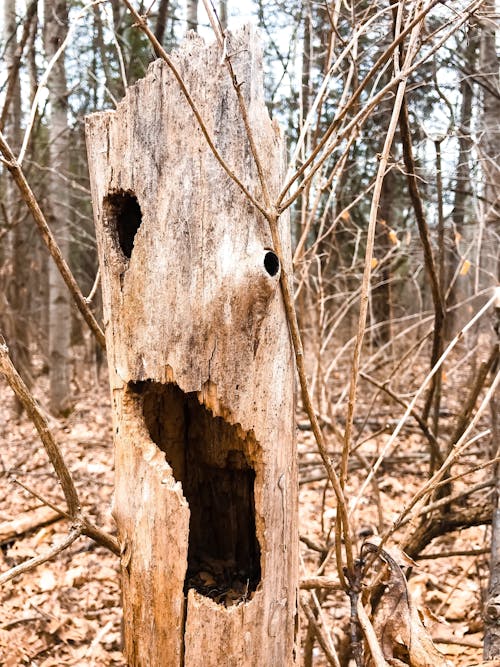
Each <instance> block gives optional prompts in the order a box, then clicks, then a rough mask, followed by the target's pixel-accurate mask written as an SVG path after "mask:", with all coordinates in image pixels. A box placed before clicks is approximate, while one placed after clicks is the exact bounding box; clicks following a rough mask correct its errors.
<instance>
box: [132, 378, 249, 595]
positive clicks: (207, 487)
mask: <svg viewBox="0 0 500 667" xmlns="http://www.w3.org/2000/svg"><path fill="white" fill-rule="evenodd" d="M131 389H133V390H134V391H136V392H139V393H141V394H142V401H143V403H142V405H143V414H144V419H145V422H146V426H147V428H148V430H149V433H150V436H151V439H152V440H153V441H154V442H155V443H156V445H157V446H158V447H159V448H160V449H161V450H162V451H163V452H165V456H166V459H167V461H168V463H169V464H170V465H171V467H172V469H173V472H174V477H175V479H176V480H177V481H179V482H181V483H182V489H183V493H184V496H185V497H186V499H187V501H188V503H189V508H190V512H191V516H190V523H189V549H188V569H187V573H186V579H185V582H184V592H185V593H186V594H187V591H188V590H189V589H190V588H194V589H195V590H197V591H198V593H201V594H202V595H205V596H207V597H209V598H211V599H212V600H214V601H215V602H218V603H219V604H223V605H225V606H231V605H234V604H238V603H240V602H244V601H246V600H249V599H250V598H251V597H252V593H253V592H254V591H255V590H256V588H257V586H258V584H259V582H260V578H261V569H260V546H259V542H258V539H257V535H256V526H255V501H254V484H255V471H254V469H253V468H252V464H251V461H250V460H249V451H250V446H251V448H252V451H254V452H255V440H254V439H253V437H252V436H251V435H250V434H248V435H246V436H245V437H242V436H241V431H240V433H238V430H237V428H236V427H235V426H233V425H232V424H229V423H228V422H226V421H225V420H224V419H222V418H221V417H214V416H213V415H212V414H211V412H210V411H209V410H207V409H206V408H205V407H204V406H203V405H201V404H200V403H199V401H198V398H197V396H196V394H195V393H192V394H185V393H184V392H182V391H181V390H180V389H179V388H178V387H177V386H176V385H174V384H165V385H164V384H160V383H157V382H152V381H146V382H140V383H135V384H133V385H132V386H131Z"/></svg>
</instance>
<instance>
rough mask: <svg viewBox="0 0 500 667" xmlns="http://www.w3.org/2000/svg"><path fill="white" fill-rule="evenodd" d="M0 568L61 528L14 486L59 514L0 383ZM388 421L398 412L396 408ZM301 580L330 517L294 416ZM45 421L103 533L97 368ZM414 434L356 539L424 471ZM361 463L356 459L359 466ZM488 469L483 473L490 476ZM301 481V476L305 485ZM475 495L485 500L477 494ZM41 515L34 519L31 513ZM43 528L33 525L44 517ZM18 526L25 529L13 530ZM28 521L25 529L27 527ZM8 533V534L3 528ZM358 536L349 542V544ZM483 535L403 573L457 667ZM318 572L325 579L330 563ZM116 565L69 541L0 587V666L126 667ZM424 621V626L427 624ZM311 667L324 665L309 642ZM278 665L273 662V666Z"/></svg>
mask: <svg viewBox="0 0 500 667" xmlns="http://www.w3.org/2000/svg"><path fill="white" fill-rule="evenodd" d="M46 393H47V378H46V376H43V375H42V376H41V377H40V378H39V380H38V381H37V386H36V388H35V394H36V396H37V397H38V399H39V400H40V402H41V404H42V405H44V399H45V396H46ZM0 395H1V396H2V401H1V402H0V472H1V476H0V543H1V549H0V570H1V571H5V570H7V569H9V568H10V567H13V566H14V565H17V564H19V563H21V562H23V561H24V560H26V559H28V558H30V557H33V556H35V555H37V554H40V553H42V552H43V551H44V550H47V549H49V548H50V547H51V546H53V545H55V544H57V543H59V542H61V541H62V540H63V539H64V538H65V537H66V535H67V531H68V523H67V521H65V520H54V517H53V515H52V514H51V512H50V511H47V509H46V508H45V509H43V508H42V509H40V508H41V506H42V503H41V502H40V501H39V500H38V499H37V498H35V497H34V496H33V495H32V494H31V493H30V492H29V491H27V490H25V489H24V488H22V487H21V486H20V485H19V484H18V483H16V480H17V481H18V482H20V483H22V484H23V485H25V487H27V488H29V489H33V490H35V491H36V492H37V493H38V494H39V495H41V496H44V497H46V498H48V499H50V500H51V501H52V502H53V503H54V504H55V505H57V506H61V507H63V506H64V504H63V500H62V498H61V493H60V490H59V487H58V485H57V483H56V481H55V477H54V474H53V472H52V470H51V467H50V465H49V463H48V462H47V457H46V454H45V451H44V450H43V448H42V446H41V445H40V442H39V440H38V436H37V434H36V431H35V429H34V427H33V426H32V424H31V423H30V422H29V421H28V419H27V418H26V416H25V415H23V416H22V417H21V418H17V417H16V414H15V411H14V409H13V401H12V400H11V396H10V389H9V388H8V386H7V385H6V384H5V383H4V382H3V381H2V382H0ZM393 413H394V408H391V407H390V406H387V411H386V413H385V414H379V415H377V416H376V417H374V418H373V419H374V422H373V423H370V424H369V431H371V432H373V433H374V434H377V432H379V431H380V430H381V426H382V427H383V425H384V422H385V421H390V419H391V418H392V416H393ZM398 415H399V412H398ZM299 422H300V423H301V425H302V428H301V429H299V430H298V432H297V433H298V445H299V455H300V478H301V482H302V483H301V485H300V534H301V536H302V538H305V540H306V541H308V542H309V546H307V545H306V544H305V543H304V541H301V576H302V577H306V576H311V575H313V574H316V573H317V570H318V566H319V563H320V558H321V559H322V558H323V556H321V555H320V554H319V553H317V552H316V551H314V548H312V549H311V544H320V545H321V544H325V536H327V534H328V532H329V530H330V529H331V527H332V525H333V522H334V519H335V502H334V498H333V495H332V493H331V491H330V490H329V489H328V490H326V491H325V480H324V479H315V478H317V477H321V475H322V469H321V466H320V465H319V459H318V455H317V453H316V448H315V446H314V442H313V439H312V436H311V433H310V431H308V430H307V429H306V426H305V424H304V422H305V419H304V417H302V416H300V417H299ZM50 425H51V428H52V429H53V433H54V434H55V436H56V438H57V441H58V442H59V444H60V446H61V448H62V451H63V453H64V457H65V459H66V462H67V464H68V466H69V468H70V470H71V472H72V474H73V476H74V479H75V482H76V486H77V489H78V493H79V495H80V499H81V501H82V504H83V506H84V508H85V511H86V512H87V514H88V515H89V516H90V517H92V518H93V520H94V521H95V523H96V524H97V525H99V526H101V527H103V528H105V529H107V530H109V531H114V524H113V519H112V517H111V513H110V503H111V496H112V488H113V452H112V431H111V414H110V404H109V395H108V387H107V379H106V373H105V372H104V373H102V377H101V379H100V381H99V384H98V385H97V386H95V382H94V383H91V382H90V381H88V382H86V383H82V382H80V383H79V388H78V394H77V395H76V397H75V405H74V409H73V411H72V412H71V414H70V415H69V416H68V417H67V418H66V419H61V420H56V419H53V418H50ZM382 431H383V432H382V433H378V435H374V436H373V437H372V438H371V439H369V440H367V441H366V442H365V443H364V444H363V448H362V452H363V454H364V456H365V457H366V456H369V455H371V454H373V453H375V452H377V451H378V450H379V449H380V447H381V446H382V444H383V442H384V441H385V440H386V439H387V437H388V432H387V431H384V430H383V428H382ZM422 447H423V446H422V439H421V437H420V435H419V434H417V433H416V432H415V430H414V429H412V428H409V429H408V430H407V431H405V432H404V436H402V437H401V439H400V442H399V443H398V447H397V451H396V452H395V454H394V455H393V456H392V457H390V458H389V459H388V460H387V463H386V464H385V466H384V468H383V474H382V475H381V476H380V481H379V484H378V491H377V494H378V495H379V500H378V501H377V502H374V501H373V498H372V497H371V495H370V494H371V493H372V492H371V490H370V491H369V492H367V497H366V498H363V499H362V501H361V504H360V509H359V510H358V511H357V514H356V516H355V525H356V526H358V528H359V530H358V533H360V534H363V535H366V534H368V533H370V532H374V533H377V526H378V525H379V524H380V522H383V523H384V524H385V525H390V523H391V521H392V520H393V519H394V518H395V517H396V516H397V514H398V512H399V510H400V509H401V507H402V505H403V503H404V502H405V500H406V499H407V498H408V497H409V496H410V494H411V493H412V492H414V491H415V490H416V489H417V488H419V486H420V485H421V483H422V480H423V479H425V476H426V472H427V471H426V467H425V466H426V464H425V462H424V461H425V458H426V457H425V456H424V455H425V450H424V449H423V448H422ZM359 460H360V459H357V461H358V462H359ZM490 474H491V473H490ZM364 476H365V471H364V469H363V467H362V466H361V465H358V466H355V465H354V466H353V470H352V471H351V473H350V475H349V481H348V487H347V493H348V494H349V495H354V494H355V493H356V492H357V490H358V489H359V488H360V483H361V481H362V479H363V478H364ZM307 480H310V481H307ZM483 493H486V491H484V492H483ZM42 515H43V516H42ZM44 520H45V521H46V522H47V524H46V525H43V521H44ZM23 522H24V524H23ZM30 524H31V525H33V524H34V525H35V527H34V528H32V529H31V530H29V529H28V530H27V529H26V527H27V526H30ZM9 530H10V531H11V532H10V533H9ZM361 542H362V536H361V535H360V536H359V544H357V545H356V548H358V549H359V546H360V544H361ZM488 545H489V530H488V529H487V528H485V527H477V528H470V529H467V530H464V531H462V532H461V533H460V534H457V533H455V534H452V535H447V536H444V537H441V538H437V539H436V540H434V542H433V543H432V544H431V545H430V546H429V547H428V548H427V549H426V550H425V551H424V554H422V555H424V556H425V557H424V558H421V559H420V560H419V561H418V564H417V566H416V567H415V568H413V572H412V576H411V577H410V579H409V590H410V593H411V594H412V596H413V599H414V601H415V602H416V604H417V606H418V607H419V610H421V611H422V613H424V610H425V609H428V610H430V612H432V618H431V615H430V614H429V613H426V614H425V616H426V619H427V620H426V625H427V626H428V628H429V630H430V632H431V634H432V636H433V637H434V638H435V639H437V640H440V641H439V643H438V644H437V646H438V648H439V650H440V651H442V652H443V653H444V654H445V655H446V657H447V658H448V660H449V661H450V664H452V665H457V667H466V666H469V667H470V666H471V665H475V664H477V663H479V662H481V648H482V631H483V623H482V619H481V608H482V599H483V597H484V593H485V588H486V585H487V576H488V568H487V563H488V553H487V552H488ZM470 550H476V551H477V552H478V553H477V554H476V555H474V556H473V557H471V556H456V555H455V556H450V557H442V554H443V553H444V552H450V551H455V552H456V551H470ZM322 573H323V574H326V575H332V576H334V575H335V572H334V559H333V558H331V559H330V560H329V561H328V563H327V565H326V567H324V569H323V571H322ZM119 588H120V586H119V567H118V559H117V558H116V556H114V555H113V554H111V553H110V552H108V551H107V550H106V549H104V548H102V547H99V546H96V544H95V543H93V542H92V541H91V540H89V539H87V538H80V539H79V540H77V541H76V542H75V543H73V544H72V546H71V547H70V548H68V549H67V550H66V551H64V552H63V553H62V554H60V555H59V556H58V557H57V558H56V559H55V560H54V561H51V562H47V563H45V564H43V565H41V566H40V567H38V568H37V569H35V570H32V571H30V572H28V573H26V574H24V575H22V576H19V577H17V578H15V579H14V580H12V581H10V582H8V583H7V584H5V585H4V586H3V587H2V588H1V590H0V605H1V609H2V616H1V618H0V665H3V666H5V667H14V666H16V665H31V666H33V667H52V666H54V667H55V666H59V665H78V666H82V667H84V666H87V665H88V666H90V665H125V662H124V660H123V657H122V654H121V650H120V643H121V630H120V591H119ZM322 608H323V610H324V613H323V622H324V624H325V627H327V628H328V630H329V632H331V634H332V636H338V637H341V635H342V633H344V632H345V630H346V629H347V627H346V619H348V617H349V606H348V600H347V598H346V597H345V596H344V595H343V594H341V593H330V594H329V595H328V597H327V598H326V599H325V600H323V601H322ZM429 619H430V620H429ZM313 654H314V662H313V664H314V665H316V666H322V665H325V664H327V663H326V662H325V661H324V658H323V657H322V654H321V650H320V649H319V648H317V645H316V646H315V647H314V650H313ZM277 667H281V666H277Z"/></svg>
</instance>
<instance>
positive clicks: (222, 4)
mask: <svg viewBox="0 0 500 667" xmlns="http://www.w3.org/2000/svg"><path fill="white" fill-rule="evenodd" d="M219 21H220V23H221V26H222V29H223V30H225V29H226V28H227V0H219Z"/></svg>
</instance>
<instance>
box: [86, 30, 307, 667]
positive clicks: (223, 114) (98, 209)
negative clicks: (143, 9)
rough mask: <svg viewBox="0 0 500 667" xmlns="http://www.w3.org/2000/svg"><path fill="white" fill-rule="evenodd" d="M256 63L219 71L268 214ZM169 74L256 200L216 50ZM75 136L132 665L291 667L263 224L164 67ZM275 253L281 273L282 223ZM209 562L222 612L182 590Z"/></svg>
mask: <svg viewBox="0 0 500 667" xmlns="http://www.w3.org/2000/svg"><path fill="white" fill-rule="evenodd" d="M255 44H256V39H255V35H254V34H253V32H252V30H251V29H248V28H247V29H244V30H243V31H241V32H240V33H238V34H237V35H235V36H233V37H232V38H231V52H232V53H234V54H235V55H234V56H233V57H232V62H233V66H234V69H235V72H236V75H237V78H238V81H239V82H243V88H242V90H243V91H244V93H245V99H246V103H247V105H248V110H249V117H250V121H251V125H252V128H254V132H255V140H256V143H257V146H258V149H259V151H260V154H261V155H262V156H263V157H264V158H265V159H264V164H265V166H266V170H267V174H266V177H267V180H268V184H269V188H270V190H271V193H272V194H273V195H274V194H276V193H277V192H278V191H279V185H280V179H281V177H282V175H283V169H284V160H283V155H284V150H283V140H282V137H281V135H280V132H279V129H278V127H277V126H276V125H275V124H274V123H272V122H271V121H270V119H269V117H268V114H267V110H266V108H265V105H264V101H263V92H262V65H261V56H260V52H259V49H258V47H256V46H255ZM173 58H174V59H175V62H176V66H177V67H178V68H179V70H180V72H181V73H182V76H183V79H184V80H185V82H186V85H187V87H188V89H189V91H190V93H191V95H192V96H193V98H194V99H195V102H196V104H197V105H198V108H199V109H200V111H201V113H202V116H203V118H204V119H205V122H206V124H207V127H208V129H209V131H210V133H211V135H212V136H213V137H214V138H215V143H216V146H217V148H218V150H219V151H220V152H221V153H222V155H223V156H224V158H225V159H226V161H227V162H228V163H229V164H230V165H231V167H232V168H233V169H234V170H235V172H236V173H237V174H238V175H239V177H240V178H241V179H242V181H243V182H244V184H245V185H246V187H248V188H249V189H250V191H251V192H252V193H253V194H254V195H255V196H256V198H257V199H258V200H261V193H260V186H259V181H258V178H257V172H256V169H255V165H254V162H253V158H252V155H251V153H250V149H249V145H248V140H247V138H246V136H245V130H244V127H243V124H242V121H241V118H240V113H239V109H238V104H237V99H236V95H235V94H234V90H233V88H232V83H231V81H230V79H229V78H228V74H227V70H226V68H225V66H224V65H223V64H221V62H220V60H221V53H220V52H219V50H218V48H217V47H216V46H215V45H212V46H208V47H207V46H205V44H204V42H203V41H202V40H200V38H199V37H197V36H194V35H191V36H189V37H188V39H187V40H186V42H185V43H184V44H183V45H182V46H181V48H180V50H179V51H178V52H176V53H175V54H174V55H173ZM86 130H87V146H88V154H89V165H90V177H91V187H92V198H93V206H94V216H95V222H96V233H97V241H98V248H99V260H100V265H101V272H102V287H103V301H104V317H105V327H106V342H107V351H108V361H109V367H110V381H111V390H112V395H113V410H114V420H115V457H116V489H115V498H114V515H115V518H116V521H117V524H118V530H119V538H120V543H121V546H122V551H123V555H122V571H123V600H124V602H123V604H124V617H125V641H126V654H127V658H128V660H129V663H130V664H131V665H148V666H150V667H154V666H156V665H158V666H159V665H172V666H175V665H191V666H193V667H195V666H198V665H200V664H203V665H207V666H209V665H214V666H215V665H218V666H220V665H228V666H229V665H248V666H250V665H259V667H260V666H262V667H265V666H266V665H268V666H269V667H271V666H276V665H280V666H281V665H293V664H296V661H297V660H298V658H297V657H296V653H297V647H296V641H297V638H296V625H297V606H296V605H297V602H296V598H297V577H298V566H297V553H298V546H297V467H296V452H295V439H294V395H293V394H294V392H293V382H294V379H293V377H294V363H293V354H292V348H291V343H290V339H289V334H288V328H287V323H286V317H285V313H284V307H283V303H282V298H281V294H280V290H279V266H276V265H275V264H274V256H273V254H272V247H271V246H272V244H271V237H270V233H269V230H268V227H267V223H266V221H265V220H264V219H263V217H262V216H261V215H260V214H259V213H258V211H256V210H255V208H254V207H253V206H252V205H251V203H249V202H248V200H246V198H245V197H244V195H243V194H242V193H241V191H240V190H239V189H238V188H237V186H235V184H234V183H233V181H231V180H230V179H229V177H228V176H227V175H226V174H225V173H224V171H223V170H222V169H221V167H220V165H219V164H218V163H217V162H216V160H215V159H214V157H213V155H212V154H211V152H210V150H209V149H208V147H207V144H206V141H205V139H204V137H203V136H202V134H201V131H200V129H199V127H198V126H197V124H196V121H195V119H194V117H193V114H192V112H191V111H190V109H189V107H188V106H187V104H186V102H185V100H184V98H183V96H182V94H181V92H180V91H179V88H178V86H177V84H176V82H175V80H174V79H173V77H172V75H171V73H170V71H169V69H168V67H167V66H166V65H165V63H163V62H162V61H159V60H158V61H156V62H154V63H153V64H152V65H151V66H150V68H149V70H148V73H147V76H146V77H145V78H144V79H143V80H141V81H140V82H138V83H137V84H136V85H135V86H133V87H131V88H129V89H128V91H127V94H126V96H125V98H124V100H123V101H122V102H121V103H120V104H119V105H118V108H117V110H116V111H115V112H107V113H101V114H94V115H92V116H90V117H89V118H87V125H86ZM137 204H138V207H140V215H139V214H138V210H139V209H138V207H137ZM139 223H140V225H139ZM137 225H139V226H138V229H137V233H136V234H135V237H133V246H132V244H131V241H130V236H129V237H128V240H127V229H129V230H130V229H135V227H136V226H137ZM117 227H118V229H117ZM119 230H121V231H119ZM281 235H282V238H283V242H284V245H285V247H286V249H287V257H286V261H287V262H290V261H291V260H290V247H289V228H288V220H287V219H286V218H283V219H282V221H281ZM124 251H125V252H124ZM269 253H271V254H269ZM127 254H129V255H130V257H127ZM288 268H289V267H288ZM207 562H208V563H209V566H212V567H213V568H214V570H215V569H216V568H217V567H219V566H220V567H221V568H222V569H224V568H225V572H226V573H227V572H228V571H229V570H228V568H229V565H228V563H230V562H231V563H233V565H232V567H233V570H234V572H233V574H234V577H236V579H237V578H238V577H239V579H240V581H245V580H246V589H245V592H244V593H243V594H242V595H241V599H239V600H236V603H235V604H232V605H231V604H229V603H227V597H226V598H224V596H222V598H220V597H216V596H215V594H213V593H212V592H210V593H207V594H205V593H204V590H205V589H204V588H200V586H196V585H192V582H193V581H198V580H199V579H200V577H201V579H203V581H207V580H209V579H211V575H210V573H208V574H207V573H206V572H204V571H203V569H204V568H205V565H204V563H205V564H206V563H207ZM221 563H222V565H221ZM236 570H238V572H237V573H236ZM235 573H236V574H235ZM216 578H217V577H216ZM234 582H235V579H233V580H232V582H230V585H229V588H231V585H232V588H233V589H234V588H235V586H236V584H235V583H234ZM217 583H220V581H218V582H217ZM185 590H186V595H185ZM230 592H231V591H230ZM233 592H234V591H233ZM224 600H226V601H224Z"/></svg>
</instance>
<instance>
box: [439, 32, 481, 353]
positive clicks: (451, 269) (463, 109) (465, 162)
mask: <svg viewBox="0 0 500 667" xmlns="http://www.w3.org/2000/svg"><path fill="white" fill-rule="evenodd" d="M477 48H478V31H477V28H475V27H469V28H468V30H467V47H466V50H465V54H464V70H465V73H464V74H463V75H462V78H461V81H460V95H461V98H462V102H461V106H460V125H459V130H458V161H457V170H456V175H457V178H456V181H455V194H454V200H453V211H452V213H451V221H452V225H453V229H452V234H451V239H450V240H449V244H448V247H447V255H448V258H447V261H446V264H447V266H448V278H447V281H446V283H447V284H448V285H450V291H449V294H448V300H447V307H448V313H447V320H446V337H447V339H448V340H449V339H450V338H451V337H452V336H453V332H454V330H455V329H456V327H457V326H459V324H460V323H459V322H457V321H456V319H457V313H456V310H453V309H452V306H454V305H455V304H457V303H458V302H459V301H460V300H461V299H462V297H463V296H465V295H462V292H463V286H462V284H461V282H460V278H458V279H457V280H455V281H454V282H453V283H452V281H453V278H454V276H455V273H456V269H457V263H458V262H460V261H461V258H460V255H459V254H458V253H457V251H456V250H454V248H455V247H457V246H458V244H459V243H460V238H461V237H462V236H464V226H465V223H466V217H467V204H468V201H470V195H471V192H472V184H471V178H470V159H471V150H472V146H473V142H472V138H471V132H472V128H471V120H472V100H473V92H474V90H473V86H474V84H473V81H472V79H471V77H470V73H471V72H473V71H474V70H475V68H476V56H477Z"/></svg>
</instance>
